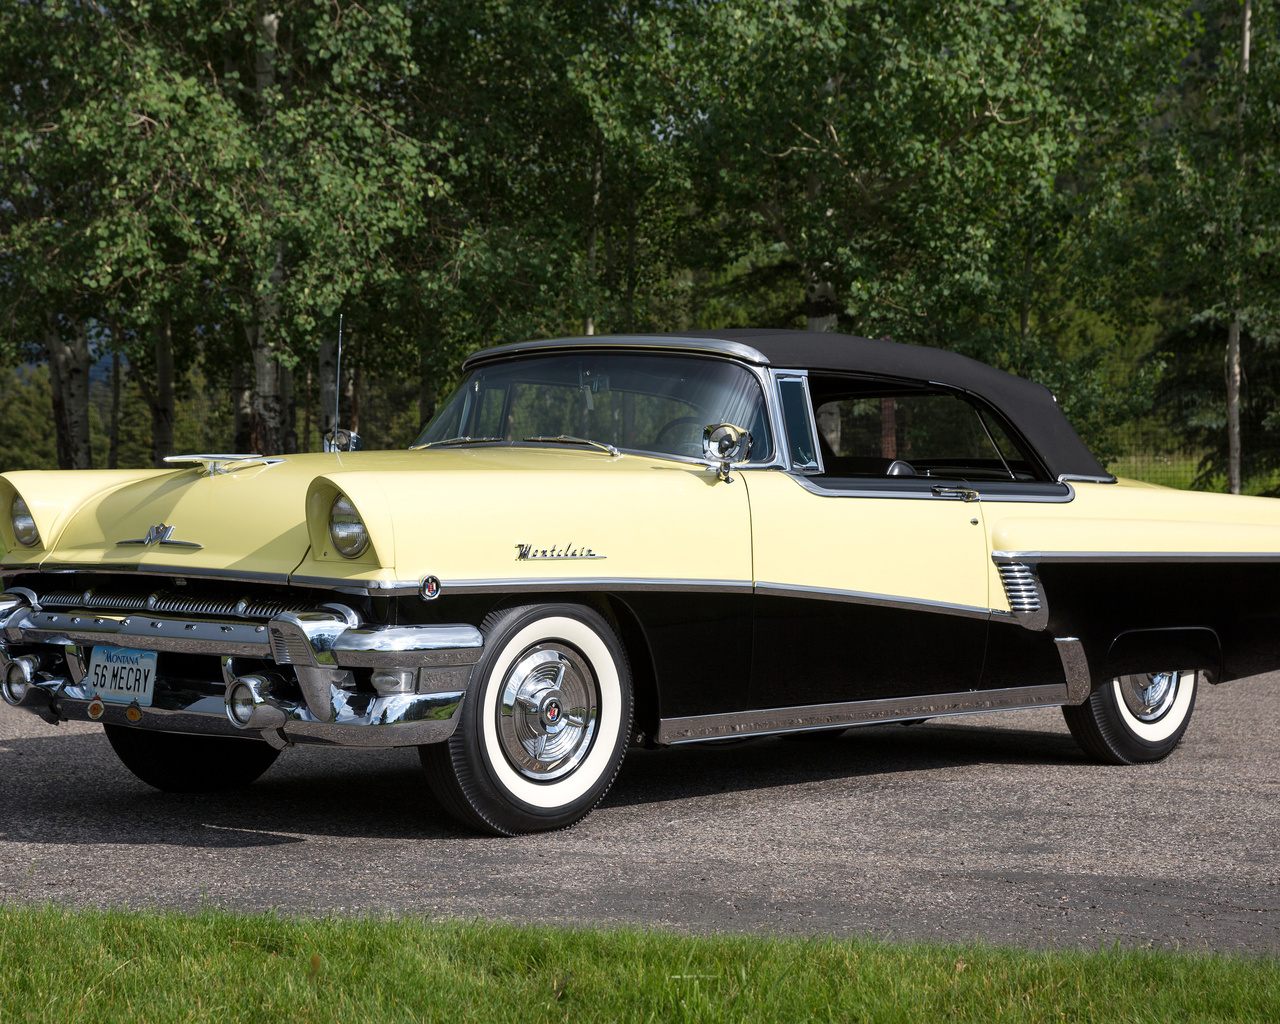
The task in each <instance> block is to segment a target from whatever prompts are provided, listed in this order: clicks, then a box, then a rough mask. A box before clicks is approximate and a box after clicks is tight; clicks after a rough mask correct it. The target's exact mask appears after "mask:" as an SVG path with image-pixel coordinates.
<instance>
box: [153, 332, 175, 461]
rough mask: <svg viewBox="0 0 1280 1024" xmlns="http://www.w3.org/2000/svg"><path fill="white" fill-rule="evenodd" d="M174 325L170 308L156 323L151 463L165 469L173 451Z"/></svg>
mask: <svg viewBox="0 0 1280 1024" xmlns="http://www.w3.org/2000/svg"><path fill="white" fill-rule="evenodd" d="M174 413H175V409H174V399H173V325H172V323H171V322H170V319H169V312H168V310H166V311H165V312H164V313H163V314H162V315H161V318H160V323H158V324H157V325H156V394H155V402H154V403H152V405H151V462H152V465H154V466H155V467H156V468H157V469H163V468H164V460H165V459H166V458H167V457H168V456H170V455H172V454H173V421H174Z"/></svg>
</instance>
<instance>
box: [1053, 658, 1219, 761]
mask: <svg viewBox="0 0 1280 1024" xmlns="http://www.w3.org/2000/svg"><path fill="white" fill-rule="evenodd" d="M1198 679H1199V673H1198V672H1195V671H1192V670H1184V671H1179V672H1174V671H1170V672H1147V673H1141V674H1138V675H1128V676H1118V677H1117V678H1115V679H1113V680H1111V681H1110V682H1109V683H1106V684H1105V685H1103V686H1100V687H1099V688H1098V689H1096V690H1094V691H1093V693H1092V694H1091V695H1090V696H1089V699H1088V700H1087V701H1085V702H1084V703H1083V704H1081V705H1079V706H1078V707H1064V708H1063V709H1062V713H1063V716H1064V717H1065V718H1066V720H1067V726H1068V727H1069V728H1070V729H1071V735H1072V736H1074V737H1075V739H1076V742H1077V743H1079V744H1080V746H1081V747H1082V748H1083V749H1084V751H1085V753H1086V754H1088V755H1089V756H1090V757H1092V758H1093V759H1094V760H1097V761H1101V762H1103V763H1104V764H1146V763H1150V762H1152V761H1162V760H1164V758H1166V757H1168V756H1169V755H1170V754H1171V753H1173V750H1174V748H1175V747H1177V745H1178V744H1179V743H1181V742H1182V736H1183V734H1184V733H1185V732H1186V731H1187V725H1188V724H1189V723H1190V721H1191V712H1192V711H1193V710H1194V709H1195V706H1196V686H1197V683H1198Z"/></svg>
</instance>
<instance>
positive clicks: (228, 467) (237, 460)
mask: <svg viewBox="0 0 1280 1024" xmlns="http://www.w3.org/2000/svg"><path fill="white" fill-rule="evenodd" d="M164 461H165V462H168V463H171V464H178V465H182V464H184V463H193V462H194V463H199V464H200V465H202V466H203V467H204V469H205V472H206V473H208V474H209V476H218V475H219V474H221V473H234V472H235V471H236V470H237V469H244V468H245V467H247V466H274V465H276V464H277V463H280V462H283V461H284V459H282V458H279V457H273V456H270V455H166V456H165V460H164Z"/></svg>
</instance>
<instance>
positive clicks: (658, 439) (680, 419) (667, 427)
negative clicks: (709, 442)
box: [653, 416, 705, 455]
mask: <svg viewBox="0 0 1280 1024" xmlns="http://www.w3.org/2000/svg"><path fill="white" fill-rule="evenodd" d="M691 423H692V424H697V425H698V426H699V427H702V426H705V424H704V423H703V422H702V420H700V419H699V418H698V417H697V416H677V417H676V418H675V419H673V420H667V422H666V423H664V424H663V425H662V426H661V428H659V430H658V432H657V434H655V435H654V438H653V446H654V447H655V448H663V441H662V439H663V437H664V436H666V434H667V433H668V432H669V431H672V430H675V429H676V427H687V426H689V425H690V424H691ZM675 447H676V449H677V451H676V453H675V454H677V455H691V454H692V455H701V454H702V442H701V441H682V442H680V443H679V444H677V445H676V446H675ZM691 447H696V448H697V451H693V452H685V451H679V449H681V448H691Z"/></svg>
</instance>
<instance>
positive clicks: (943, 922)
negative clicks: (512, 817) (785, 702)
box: [0, 674, 1280, 954]
mask: <svg viewBox="0 0 1280 1024" xmlns="http://www.w3.org/2000/svg"><path fill="white" fill-rule="evenodd" d="M0 773H2V775H0V900H4V901H9V902H22V901H55V902H58V903H62V904H67V905H73V906H131V907H173V908H183V909H194V908H198V907H200V906H202V905H215V906H222V907H230V908H237V909H243V910H261V909H268V908H274V909H276V910H278V911H280V912H284V913H300V914H313V913H328V912H338V913H388V912H390V913H396V914H401V913H412V914H421V915H425V916H429V917H451V918H471V917H485V918H504V919H508V920H513V921H554V922H575V923H577V922H587V923H597V924H605V925H614V924H628V925H631V924H638V925H645V926H653V927H661V928H673V929H677V930H682V931H693V932H707V931H746V932H761V933H771V934H808V933H813V932H822V933H830V934H837V935H843V934H858V933H863V934H865V933H870V934H874V935H879V936H885V937H892V938H926V939H940V940H957V939H966V938H972V937H981V938H983V939H985V940H987V941H989V942H993V943H1014V944H1018V945H1025V946H1031V947H1045V946H1049V945H1051V944H1052V945H1055V946H1059V947H1061V946H1079V947H1084V948H1096V947H1097V946H1098V945H1099V944H1100V943H1105V944H1107V945H1110V944H1112V943H1113V942H1116V941H1119V942H1120V943H1121V944H1122V945H1127V946H1145V945H1152V944H1154V945H1157V946H1166V947H1183V948H1188V947H1190V948H1207V949H1212V950H1219V951H1251V952H1267V951H1269V952H1271V953H1273V954H1275V953H1278V952H1280V850H1278V846H1280V674H1276V675H1270V676H1260V677H1257V678H1254V679H1247V680H1240V681H1237V682H1233V683H1227V684H1225V685H1223V686H1221V687H1218V688H1206V689H1204V690H1202V691H1201V695H1200V698H1199V703H1198V706H1197V708H1196V711H1195V717H1194V719H1193V721H1192V724H1191V729H1190V731H1189V733H1188V736H1187V739H1186V740H1185V741H1184V743H1183V745H1182V747H1181V748H1180V749H1179V750H1178V751H1177V752H1175V754H1174V755H1173V757H1172V758H1170V759H1169V760H1168V761H1166V762H1165V763H1164V764H1161V765H1154V766H1148V767H1140V768H1112V767H1101V766H1097V765H1093V764H1090V763H1088V762H1086V761H1085V760H1084V758H1083V756H1082V755H1081V754H1080V753H1079V752H1078V750H1077V749H1076V747H1075V745H1074V744H1073V742H1072V740H1071V737H1070V736H1069V734H1068V733H1067V731H1066V728H1065V726H1064V725H1063V724H1062V719H1061V716H1060V715H1059V714H1058V712H1057V711H1056V710H1052V709H1050V710H1042V711H1032V712H1006V713H1002V714H996V715H975V716H972V717H969V718H965V719H944V720H939V721H935V722H930V723H927V724H925V725H921V726H913V727H910V728H904V727H901V726H879V727H875V728H869V729H860V730H852V731H849V732H847V733H845V734H844V735H842V736H840V737H836V738H830V739H811V740H807V741H796V740H783V739H756V740H751V741H747V742H743V743H739V744H736V745H717V746H701V747H691V748H683V749H674V750H665V751H633V752H632V753H631V755H630V756H629V757H628V760H627V763H626V765H625V767H624V768H623V771H622V775H621V777H620V778H619V780H618V783H617V785H616V786H615V788H614V790H613V792H612V794H611V795H610V797H609V799H608V801H607V802H606V803H605V805H604V806H602V807H601V808H600V809H598V810H597V811H596V812H595V813H594V814H592V815H591V816H590V817H589V818H587V820H586V821H584V822H583V823H582V824H581V825H579V826H578V827H577V828H574V829H572V830H570V831H567V832H560V833H553V834H549V835H540V836H533V837H527V838H521V839H490V838H479V837H475V836H471V835H468V834H466V833H463V832H459V831H457V830H455V829H454V828H453V827H452V826H451V825H449V824H448V823H447V821H446V820H445V819H444V818H443V816H442V814H441V813H440V812H439V811H438V809H437V808H436V807H435V805H434V802H433V799H432V798H431V796H430V795H429V793H428V792H427V790H426V788H425V785H424V784H423V782H422V780H421V778H420V776H419V769H418V764H417V754H416V752H415V751H413V750H398V751H390V752H374V751H335V750H325V749H319V748H314V747H303V748H297V749H293V750H287V751H285V753H284V755H283V756H282V757H281V758H280V760H279V761H278V762H277V763H276V765H275V767H273V768H272V769H271V771H270V772H268V773H267V775H265V776H264V777H263V778H262V780H261V781H259V782H258V783H257V784H256V785H255V786H254V787H253V788H251V789H249V790H246V791H243V792H241V793H239V794H235V795H219V796H199V797H190V796H170V795H165V794H161V793H157V792H155V791H153V790H151V789H149V788H147V787H146V786H144V785H143V784H142V783H140V782H138V781H136V780H135V779H134V778H133V776H131V775H129V774H128V773H127V772H126V771H125V769H124V768H123V767H122V766H121V765H120V764H119V763H118V762H117V761H116V759H115V757H114V755H113V754H112V752H111V749H110V747H109V746H108V745H107V742H106V740H105V738H104V737H103V735H102V733H101V731H100V729H99V728H98V727H97V726H94V725H88V724H85V725H79V724H77V725H68V724H64V725H61V726H58V727H52V726H48V725H46V724H44V723H43V722H41V721H39V720H38V719H36V718H35V717H34V716H29V715H27V714H24V713H19V712H15V711H13V710H12V709H9V708H7V707H3V708H0Z"/></svg>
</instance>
